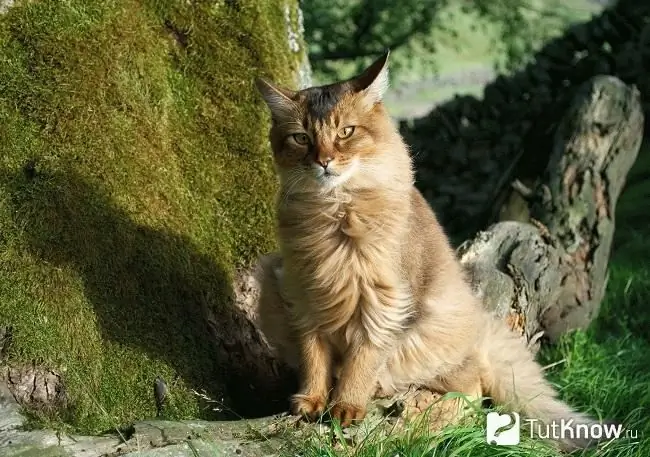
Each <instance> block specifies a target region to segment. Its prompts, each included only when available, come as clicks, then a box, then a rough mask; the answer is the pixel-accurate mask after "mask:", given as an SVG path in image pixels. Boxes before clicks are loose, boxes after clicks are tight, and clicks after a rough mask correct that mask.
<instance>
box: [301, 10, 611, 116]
mask: <svg viewBox="0 0 650 457" xmlns="http://www.w3.org/2000/svg"><path fill="white" fill-rule="evenodd" d="M611 3H612V1H611V0H476V1H471V0H462V1H461V0H406V1H401V2H394V1H391V0H353V1H350V0H309V1H302V2H301V8H302V9H303V13H304V26H305V39H306V41H307V45H308V49H309V60H310V62H311V65H312V68H313V71H314V75H313V78H314V82H316V83H326V82H330V81H332V80H334V79H343V78H347V77H350V76H352V75H353V74H355V73H356V72H358V71H360V70H361V69H362V68H364V66H366V65H368V64H369V63H370V62H371V61H372V59H373V58H376V56H377V55H379V54H381V52H382V51H383V50H384V49H386V48H389V49H390V50H391V53H392V54H391V72H392V73H391V79H392V81H391V82H392V87H391V89H390V91H389V93H388V97H387V99H386V103H387V105H388V107H389V109H390V112H391V114H393V115H394V116H395V117H396V118H398V119H409V118H413V117H419V116H422V115H424V114H426V113H428V112H429V111H430V110H431V109H432V108H433V107H434V106H435V105H436V104H438V103H440V102H442V101H445V100H447V99H449V98H452V97H454V96H455V95H464V94H472V95H481V94H482V90H483V87H484V86H485V84H486V83H487V82H489V81H490V80H492V79H494V77H495V76H496V74H497V72H499V73H502V74H509V73H511V71H512V70H514V69H517V68H521V66H522V65H523V64H525V63H527V62H528V61H529V60H530V59H531V58H532V56H533V53H534V51H535V50H536V49H538V48H539V47H541V46H542V44H544V43H545V42H546V41H548V40H549V39H551V38H553V37H557V36H561V35H562V33H564V31H565V30H566V29H567V27H569V26H570V25H572V24H576V23H580V22H584V21H586V20H588V19H589V18H590V17H592V16H593V15H594V14H597V13H600V12H601V11H602V10H603V8H604V7H605V6H607V5H608V4H611Z"/></svg>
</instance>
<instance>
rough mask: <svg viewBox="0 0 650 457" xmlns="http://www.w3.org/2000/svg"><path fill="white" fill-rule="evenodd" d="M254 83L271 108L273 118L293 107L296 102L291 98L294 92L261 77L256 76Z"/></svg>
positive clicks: (280, 115) (281, 115)
mask: <svg viewBox="0 0 650 457" xmlns="http://www.w3.org/2000/svg"><path fill="white" fill-rule="evenodd" d="M255 85H256V86H257V90H258V91H259V92H260V94H262V98H263V99H264V101H265V102H266V105H267V106H268V107H269V109H270V110H271V116H272V117H273V118H275V119H277V118H278V117H283V116H285V115H287V114H289V113H291V112H292V111H293V110H294V109H295V107H296V104H295V102H294V101H293V100H292V99H293V97H294V96H295V95H296V92H294V91H291V90H289V89H285V88H283V87H279V86H275V85H273V84H271V83H270V82H269V81H267V80H266V79H263V78H256V79H255Z"/></svg>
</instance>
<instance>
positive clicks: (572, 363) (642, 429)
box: [286, 144, 650, 457]
mask: <svg viewBox="0 0 650 457" xmlns="http://www.w3.org/2000/svg"><path fill="white" fill-rule="evenodd" d="M648 172H650V144H647V145H645V147H644V148H643V150H642V152H641V154H640V156H639V159H638V161H637V163H636V164H635V166H634V168H633V170H632V173H631V174H630V176H629V180H628V181H629V182H630V183H631V184H630V186H629V187H628V188H627V189H626V190H625V191H624V193H623V195H622V197H621V200H620V201H619V206H618V208H617V226H618V228H617V230H616V240H615V248H614V251H613V256H612V261H611V266H610V272H611V275H610V279H609V282H608V286H607V296H606V298H605V300H604V302H603V304H602V309H601V312H600V315H599V317H598V318H597V320H596V321H594V322H593V323H592V325H591V326H590V328H589V329H587V330H585V331H577V332H573V333H571V334H568V335H565V337H563V338H562V340H561V342H560V343H559V344H557V345H555V346H554V347H550V348H544V350H543V351H542V353H541V354H540V361H541V362H542V363H544V364H545V365H553V367H552V368H550V369H549V370H548V372H547V373H548V377H549V379H550V380H551V381H552V382H553V383H554V384H555V385H556V386H557V388H558V389H559V391H560V395H561V397H562V398H563V399H564V400H566V401H567V402H568V403H570V404H571V405H572V406H574V407H576V408H578V409H580V410H582V411H585V412H588V413H590V414H592V415H593V416H595V417H598V418H602V419H609V420H616V421H619V422H621V423H622V424H623V425H624V426H625V427H626V428H627V429H628V430H631V431H632V433H633V435H632V437H634V435H636V437H637V438H636V439H633V438H632V437H631V438H629V439H620V440H618V441H612V442H611V443H610V444H608V445H607V446H605V447H604V448H602V449H599V450H595V451H593V450H592V451H588V452H584V453H582V452H581V451H578V452H576V454H577V455H586V456H603V457H605V456H607V457H632V456H634V457H647V456H649V455H650V388H649V387H650V331H649V330H648V329H650V308H649V304H650V263H649V262H648V258H650V226H649V225H648V214H647V211H646V209H647V201H648V199H649V198H650V181H645V182H644V180H643V179H642V177H643V176H645V175H647V174H648ZM289 454H292V455H301V456H307V457H330V456H332V457H334V456H355V457H380V456H381V457H384V456H385V457H395V456H403V457H424V456H427V457H493V456H503V457H506V456H508V457H545V456H548V457H559V456H560V455H561V454H560V453H559V452H557V451H554V450H553V449H552V448H551V447H550V446H548V445H547V444H546V443H544V442H542V441H541V440H539V439H531V438H530V437H529V435H528V434H527V433H526V432H522V442H521V444H520V445H518V446H491V445H488V444H487V443H486V442H485V416H480V417H479V418H478V419H477V420H475V421H474V422H471V423H469V424H468V425H464V426H462V427H448V428H447V429H446V430H445V431H444V432H443V433H442V434H441V435H436V436H432V435H431V434H429V433H428V432H426V431H425V430H424V429H423V427H422V423H415V424H413V427H412V428H411V429H410V430H409V431H407V432H405V433H395V434H392V435H389V436H385V435H384V434H382V433H379V432H377V433H371V434H370V435H369V436H368V437H367V438H366V439H365V440H363V441H362V442H361V444H360V445H357V446H351V445H345V444H344V443H342V440H341V439H340V434H337V433H336V430H335V431H334V433H332V434H331V435H326V436H325V437H322V436H321V437H310V439H308V440H306V441H303V442H300V443H299V444H293V445H290V446H289V448H288V449H287V452H286V455H289Z"/></svg>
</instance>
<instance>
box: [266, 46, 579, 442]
mask: <svg viewBox="0 0 650 457" xmlns="http://www.w3.org/2000/svg"><path fill="white" fill-rule="evenodd" d="M387 60H388V53H387V54H386V55H384V56H383V57H382V58H380V59H379V60H378V61H377V62H375V63H374V64H373V65H372V66H371V67H369V68H368V69H367V70H366V71H365V72H364V73H363V74H361V75H360V76H358V77H356V78H354V79H351V80H348V81H343V82H340V83H336V84H332V85H328V86H321V87H312V88H309V89H305V90H303V91H290V90H288V89H284V88H279V87H276V86H274V85H273V84H271V83H269V82H267V81H265V80H261V79H260V80H258V81H257V86H258V88H259V90H260V92H261V94H262V95H263V97H264V99H265V100H266V102H267V105H268V107H269V108H270V111H271V114H272V120H273V125H272V127H271V131H270V140H271V145H272V150H273V154H274V160H275V165H276V169H277V172H278V174H279V177H280V182H281V191H280V194H279V197H278V201H277V220H278V238H279V243H280V253H279V254H272V255H269V256H266V257H264V258H263V259H262V261H261V270H260V281H261V286H262V297H261V300H260V304H259V307H260V309H259V314H260V317H261V326H262V331H263V332H264V334H265V335H266V337H267V339H268V340H269V342H270V343H271V344H272V345H273V346H274V347H275V348H276V349H277V350H278V352H279V353H280V355H281V356H282V357H283V358H284V359H285V360H286V361H287V362H288V363H289V364H291V365H292V366H294V367H296V368H297V369H299V372H300V377H301V388H300V391H299V392H298V393H297V394H296V395H294V396H293V398H292V404H293V412H294V413H295V414H300V415H303V416H305V417H307V418H312V419H314V418H317V417H318V416H319V415H320V414H321V413H323V411H324V409H325V408H326V407H327V406H328V404H330V405H331V410H330V413H331V415H332V416H333V417H334V418H337V419H339V420H340V421H341V423H342V424H343V425H344V426H346V425H349V424H350V423H352V422H354V421H357V420H360V419H362V418H363V417H364V415H365V407H366V404H367V402H368V401H369V400H370V398H371V397H372V396H373V395H374V394H375V393H376V392H377V391H378V390H380V391H382V393H383V394H391V393H395V392H399V391H404V390H406V389H408V388H409V386H411V385H416V386H426V387H427V388H430V389H433V390H435V391H438V392H441V393H445V392H450V391H453V392H461V393H464V394H466V395H467V396H469V397H471V398H478V397H482V396H485V395H489V396H490V397H491V398H492V399H493V400H494V401H496V402H498V403H501V404H504V405H506V406H507V407H509V408H511V409H513V410H517V411H522V412H523V413H524V414H526V415H528V416H529V417H531V418H536V419H539V420H541V421H546V422H548V421H553V420H560V419H565V420H568V419H570V418H574V419H575V420H576V422H578V423H585V422H590V419H588V418H587V417H585V416H583V415H581V414H579V413H576V412H574V411H573V410H571V409H570V408H569V407H568V406H567V405H565V404H564V403H562V402H561V401H559V400H558V399H556V393H555V392H554V390H553V389H552V388H551V386H550V385H549V384H548V383H547V381H546V380H545V379H544V376H543V373H542V370H541V368H540V366H539V365H538V364H537V363H536V362H535V361H534V359H533V357H532V355H531V354H530V352H529V351H528V349H527V348H526V347H525V345H524V343H523V342H522V341H521V340H520V338H519V337H518V336H516V335H514V334H513V333H512V332H511V331H510V330H509V329H508V328H507V327H506V326H505V324H504V323H502V322H500V321H497V320H495V319H494V318H493V317H492V316H491V315H489V314H488V313H487V312H486V311H485V310H484V309H483V307H482V305H481V303H480V302H479V301H478V300H477V298H475V296H474V295H473V294H472V292H471V290H470V287H469V285H468V283H467V281H466V279H465V277H464V275H463V271H462V268H461V265H460V264H459V262H458V260H457V258H456V255H455V253H454V251H453V249H452V247H451V246H450V243H449V241H448V238H447V236H446V235H445V233H444V232H443V229H442V228H441V226H440V224H439V223H438V221H437V219H436V217H435V215H434V213H433V211H432V210H431V208H430V207H429V205H428V204H427V203H426V201H425V200H424V198H423V197H422V195H421V194H420V193H419V192H418V190H417V189H416V188H415V187H414V185H413V183H414V173H413V169H412V162H411V157H410V155H409V152H408V148H407V146H406V145H405V144H404V142H403V140H402V138H401V136H400V134H399V133H398V131H397V129H396V127H395V125H394V124H393V122H392V121H391V119H390V117H389V116H388V114H387V113H386V111H385V108H384V106H383V104H382V103H381V98H382V96H383V93H384V91H385V89H386V87H387V83H388V75H387V71H388V70H387ZM351 127H352V128H353V129H352V133H351V134H350V131H351V130H350V128H351ZM330 394H331V395H330ZM443 407H446V408H449V407H451V408H458V407H459V405H458V403H457V401H456V402H453V401H452V403H447V404H446V405H445V406H443ZM563 444H564V446H565V447H567V448H571V447H573V446H578V445H581V444H584V443H578V442H567V443H563Z"/></svg>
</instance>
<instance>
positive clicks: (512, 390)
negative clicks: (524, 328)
mask: <svg viewBox="0 0 650 457" xmlns="http://www.w3.org/2000/svg"><path fill="white" fill-rule="evenodd" d="M488 322H489V324H488V326H487V328H486V329H485V330H486V332H485V340H484V341H483V347H482V352H483V363H482V364H483V369H482V374H481V384H482V388H483V391H484V393H485V394H487V395H488V396H490V398H492V400H493V401H494V402H495V403H497V404H499V405H503V406H504V407H505V408H507V409H508V410H509V411H512V412H518V413H522V415H523V416H525V418H521V425H524V422H526V423H527V425H528V428H529V429H531V430H532V431H533V435H534V436H538V435H539V436H540V437H542V438H550V439H551V440H553V441H556V442H557V444H558V445H559V446H560V447H561V448H562V449H563V450H565V451H571V450H575V449H583V448H588V447H593V446H595V445H597V444H598V443H597V441H598V440H592V439H590V438H589V435H590V433H591V432H590V427H591V425H593V424H597V423H598V422H597V421H595V420H594V419H592V418H590V417H588V416H587V415H585V414H582V413H579V412H577V411H575V410H573V409H572V408H571V407H569V406H568V405H567V404H566V403H564V402H562V401H561V400H559V399H558V398H557V392H556V391H555V389H554V388H553V387H552V386H551V385H550V384H549V382H548V381H547V380H546V379H545V378H544V373H543V371H542V367H541V366H540V365H539V364H538V363H537V362H536V361H535V359H534V357H533V354H532V353H531V351H530V350H529V349H528V348H527V347H526V345H525V343H524V342H523V341H522V339H521V338H520V337H519V336H518V335H515V334H514V332H512V331H511V330H510V329H508V328H507V327H506V325H504V324H503V322H501V321H500V320H496V319H488ZM554 424H555V425H554ZM547 431H548V433H547Z"/></svg>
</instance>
